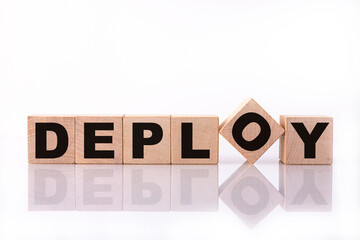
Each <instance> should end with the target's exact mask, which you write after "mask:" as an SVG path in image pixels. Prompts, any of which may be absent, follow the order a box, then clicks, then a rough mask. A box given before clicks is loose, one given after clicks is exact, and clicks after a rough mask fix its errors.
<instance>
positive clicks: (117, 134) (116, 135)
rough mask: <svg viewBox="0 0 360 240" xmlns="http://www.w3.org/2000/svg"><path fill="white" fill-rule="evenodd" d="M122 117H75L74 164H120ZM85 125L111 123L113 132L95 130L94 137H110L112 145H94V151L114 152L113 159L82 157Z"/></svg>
mask: <svg viewBox="0 0 360 240" xmlns="http://www.w3.org/2000/svg"><path fill="white" fill-rule="evenodd" d="M122 122H123V115H111V116H105V115H104V116H101V115H93V116H76V163H101V164H103V163H106V164H122V157H123V156H122V155H123V154H122V143H123V140H122V127H123V126H122V124H123V123H122ZM85 123H112V124H113V129H114V130H96V132H95V136H111V137H112V143H96V144H95V150H108V151H109V150H110V151H114V158H85V157H84V125H85Z"/></svg>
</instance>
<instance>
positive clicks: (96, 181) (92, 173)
mask: <svg viewBox="0 0 360 240" xmlns="http://www.w3.org/2000/svg"><path fill="white" fill-rule="evenodd" d="M122 169H123V167H122V165H107V164H105V165H92V164H78V165H76V209H77V210H79V211H119V210H122Z"/></svg>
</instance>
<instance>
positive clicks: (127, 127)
mask: <svg viewBox="0 0 360 240" xmlns="http://www.w3.org/2000/svg"><path fill="white" fill-rule="evenodd" d="M134 135H135V136H134ZM123 139H124V142H123V149H124V158H123V163H124V164H170V115H125V116H124V120H123Z"/></svg>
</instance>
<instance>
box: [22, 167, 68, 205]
mask: <svg viewBox="0 0 360 240" xmlns="http://www.w3.org/2000/svg"><path fill="white" fill-rule="evenodd" d="M28 168H29V169H28V174H29V175H28V178H29V180H28V184H29V186H28V188H29V189H28V190H29V192H28V194H29V196H28V201H29V202H28V204H29V205H28V208H29V211H69V210H70V211H71V210H75V165H67V164H57V165H54V164H30V165H29V166H28Z"/></svg>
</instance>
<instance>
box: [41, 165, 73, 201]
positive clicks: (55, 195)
mask: <svg viewBox="0 0 360 240" xmlns="http://www.w3.org/2000/svg"><path fill="white" fill-rule="evenodd" d="M34 175H35V179H34V180H35V183H34V187H35V188H34V191H35V192H36V194H35V199H34V203H35V204H39V205H40V204H46V205H55V204H59V203H61V202H62V201H64V199H65V197H66V193H67V187H68V186H67V180H66V177H65V175H64V174H63V173H61V172H60V171H57V170H43V169H37V170H35V172H34ZM50 184H53V185H52V187H51V188H50V187H49V188H48V187H47V185H50ZM48 189H51V192H50V191H47V190H48ZM53 191H54V192H53Z"/></svg>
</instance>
